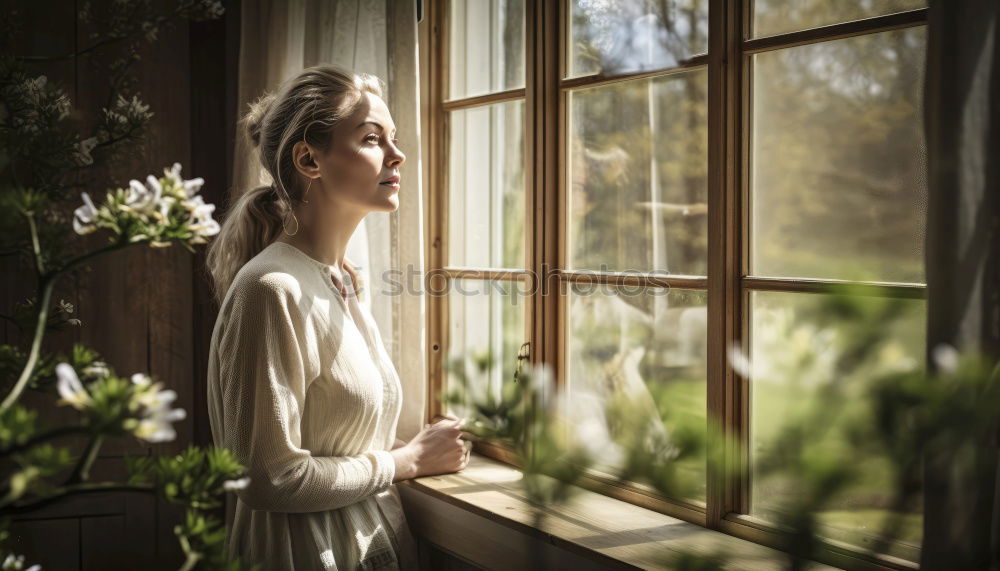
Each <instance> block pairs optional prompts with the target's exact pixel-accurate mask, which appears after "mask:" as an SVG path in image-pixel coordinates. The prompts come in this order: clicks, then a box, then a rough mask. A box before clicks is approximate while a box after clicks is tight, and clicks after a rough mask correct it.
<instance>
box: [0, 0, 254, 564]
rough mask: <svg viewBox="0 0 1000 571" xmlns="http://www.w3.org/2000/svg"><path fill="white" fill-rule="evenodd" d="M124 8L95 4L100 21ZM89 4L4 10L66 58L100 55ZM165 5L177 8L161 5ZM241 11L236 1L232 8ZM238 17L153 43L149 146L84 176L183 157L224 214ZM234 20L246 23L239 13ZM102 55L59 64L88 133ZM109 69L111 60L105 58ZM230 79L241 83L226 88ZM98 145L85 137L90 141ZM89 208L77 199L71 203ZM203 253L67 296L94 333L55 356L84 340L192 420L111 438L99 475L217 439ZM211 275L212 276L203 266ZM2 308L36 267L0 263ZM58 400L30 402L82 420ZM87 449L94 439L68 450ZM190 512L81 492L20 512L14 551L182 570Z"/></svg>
mask: <svg viewBox="0 0 1000 571" xmlns="http://www.w3.org/2000/svg"><path fill="white" fill-rule="evenodd" d="M110 1H111V0H98V1H96V2H92V4H93V6H94V7H93V11H94V12H95V13H100V12H101V11H102V10H103V6H105V5H107V4H109V3H110ZM76 4H79V3H78V2H55V1H49V2H34V3H31V2H26V1H23V0H0V9H11V8H17V9H18V10H22V11H23V12H24V22H25V30H26V33H25V34H24V37H23V39H22V41H21V43H19V44H18V45H17V53H31V54H36V55H56V54H61V53H71V52H72V51H74V48H76V49H82V48H84V47H86V46H89V45H90V44H91V42H93V41H94V40H92V39H90V38H89V37H88V32H89V29H88V28H87V27H86V26H84V25H82V24H80V23H79V22H78V21H77V18H76V9H77V8H78V6H77V5H76ZM156 4H157V5H160V6H170V5H171V2H168V1H166V0H156ZM228 4H234V3H228ZM228 8H229V14H228V15H227V16H228V17H224V18H223V19H221V20H217V21H212V22H203V23H188V22H186V21H175V25H174V26H173V27H172V28H171V29H164V30H161V33H160V34H159V38H158V40H157V42H155V43H153V44H152V45H149V44H144V45H143V48H142V51H141V56H142V59H141V61H140V62H138V63H137V64H136V67H135V71H136V77H137V79H138V83H137V90H138V92H139V93H140V97H141V98H142V99H143V101H144V102H146V103H148V104H149V105H150V110H151V111H153V112H154V113H155V115H154V117H153V119H152V121H151V124H150V128H149V131H148V134H147V137H146V144H145V145H144V146H143V147H141V148H136V149H133V150H132V151H131V152H128V153H126V154H125V156H124V157H123V158H122V159H121V160H118V161H116V162H115V163H114V165H113V166H112V168H110V169H109V168H103V167H102V168H99V169H98V168H95V169H91V170H89V172H86V174H84V175H83V176H85V177H90V178H91V179H92V180H94V181H98V184H96V185H95V188H96V189H101V190H103V189H104V188H109V187H117V186H124V185H127V184H128V180H129V179H131V178H137V179H140V180H144V179H145V177H146V175H147V174H155V175H159V174H161V173H162V169H163V168H165V167H168V166H170V165H171V164H173V163H174V162H180V163H181V164H182V165H183V167H184V170H183V171H182V175H183V176H184V177H185V178H193V177H196V176H201V177H203V178H205V180H206V183H205V186H204V188H203V191H202V193H203V194H204V195H205V199H206V201H208V202H213V203H215V204H217V205H218V206H219V210H217V212H216V216H217V217H218V216H219V215H220V213H221V212H220V211H221V210H222V203H223V200H224V197H225V196H226V191H227V189H228V182H227V178H228V173H229V172H230V170H231V169H230V168H229V167H228V165H229V164H230V162H231V145H232V141H231V138H232V137H231V133H232V124H233V120H234V119H233V117H234V114H235V110H234V109H233V107H234V105H231V104H230V103H229V102H230V101H235V99H234V95H235V90H234V89H233V85H234V79H235V75H234V74H235V68H234V67H230V66H232V65H235V55H236V54H238V39H239V17H238V10H236V11H234V10H233V8H232V7H228ZM233 14H235V15H236V16H235V18H234V17H233ZM100 57H102V55H101V52H95V53H94V54H91V55H85V56H82V57H79V58H76V59H75V60H74V59H73V58H68V59H66V60H63V61H60V62H57V63H55V64H53V63H51V62H46V63H45V64H44V70H45V71H44V73H45V75H46V76H47V77H48V78H49V81H58V82H60V83H62V84H64V85H65V86H66V88H67V92H68V94H69V96H70V97H71V98H72V100H73V102H74V104H75V109H76V115H75V117H82V115H80V111H81V110H85V111H86V112H87V113H90V114H91V115H92V117H91V119H90V120H89V121H87V120H83V121H82V127H83V132H84V133H86V132H87V130H86V129H87V128H88V127H89V125H90V124H92V120H93V112H94V110H96V109H99V108H100V107H104V106H106V104H107V101H108V95H109V90H108V79H109V78H108V77H107V76H106V75H105V73H103V72H102V71H100V69H99V68H96V67H95V61H96V59H95V58H100ZM104 62H105V63H106V62H107V60H106V59H105V60H104ZM227 78H228V79H227ZM84 136H86V135H84ZM77 202H78V201H77V200H73V201H72V202H71V204H76V203H77ZM69 239H72V240H81V241H86V244H87V245H88V246H89V247H97V246H100V245H102V244H103V243H105V240H106V237H105V236H104V235H90V236H87V237H79V236H76V235H72V236H70V237H69ZM203 265H204V254H203V247H202V249H200V250H199V253H198V254H197V255H192V254H190V253H189V252H188V251H187V250H185V249H184V248H183V247H181V246H178V245H174V246H172V247H170V248H165V249H153V248H149V247H137V248H131V249H127V250H125V251H121V252H116V253H114V254H111V255H110V256H106V257H103V258H99V259H97V260H96V261H95V262H94V263H93V264H92V271H89V272H80V273H79V275H77V276H74V277H73V278H72V279H67V280H66V283H65V284H64V286H63V287H62V289H61V290H57V291H56V293H55V295H54V296H53V299H54V300H58V299H59V298H60V297H63V298H66V299H68V300H69V301H71V302H73V303H74V305H75V306H76V309H77V312H78V315H77V316H78V317H79V318H80V319H81V320H82V321H83V324H82V327H80V328H75V329H72V330H70V331H67V332H64V333H60V334H57V335H51V334H50V336H49V337H47V338H46V341H47V342H46V346H47V347H55V348H59V349H64V350H68V349H69V348H70V347H71V345H72V343H73V342H76V341H79V342H82V343H84V344H86V345H88V346H90V347H93V348H94V349H96V350H98V351H99V352H100V353H101V354H102V355H103V356H104V357H105V359H106V360H107V361H108V362H109V363H110V364H111V365H112V366H113V367H114V368H115V369H116V371H117V372H118V373H119V374H121V375H125V376H127V375H131V374H132V373H135V372H148V373H151V374H153V375H154V376H155V377H156V378H157V379H158V380H162V381H163V382H164V383H165V384H166V385H167V386H168V387H169V388H171V389H174V390H175V391H177V393H178V400H177V403H176V406H179V407H182V408H184V409H186V410H187V411H188V415H187V418H186V419H185V420H184V421H182V422H180V423H176V424H175V428H176V429H177V432H178V437H177V439H176V440H174V441H172V442H169V443H163V444H160V445H156V446H155V447H154V446H152V445H149V444H147V443H143V442H141V441H138V440H137V439H134V438H124V439H118V440H112V441H108V442H107V443H106V444H105V445H104V447H103V448H102V451H101V454H100V456H99V458H98V460H97V462H95V465H94V467H93V469H92V472H91V473H92V477H91V479H92V480H97V479H103V478H121V477H123V476H124V463H123V461H122V457H123V455H124V454H126V453H127V454H130V455H144V454H149V453H150V452H152V451H153V450H155V451H156V452H157V453H162V454H171V453H175V452H177V451H180V450H181V449H183V448H184V447H186V446H187V445H188V444H189V443H191V442H196V443H198V444H207V443H210V441H211V436H210V432H209V431H208V421H207V411H206V408H205V398H204V392H205V384H204V379H205V373H206V367H207V351H208V342H209V340H210V336H211V327H212V324H214V320H215V308H214V304H212V303H211V300H210V298H209V296H208V290H207V281H206V279H205V277H204V275H203V273H202V271H201V270H200V268H203ZM196 268H199V269H196ZM0 272H2V275H3V279H2V280H0V304H2V305H3V307H4V309H3V310H0V312H2V313H6V312H7V311H9V310H10V308H11V307H12V305H13V303H14V302H16V301H17V300H19V299H23V298H25V297H28V296H30V295H31V294H32V293H33V291H34V287H35V284H34V280H33V276H31V275H30V272H24V266H22V265H18V263H17V262H16V261H15V260H14V259H12V258H10V257H3V258H0ZM0 340H2V341H3V342H5V343H7V342H10V343H13V342H16V341H17V336H16V334H15V331H14V330H13V328H12V327H11V326H10V325H9V324H7V323H3V324H0ZM55 398H56V397H55V395H54V394H28V395H27V396H26V398H25V400H24V402H25V404H28V405H29V406H31V407H32V408H37V409H39V410H40V411H41V416H42V418H43V419H44V420H45V421H48V422H52V423H65V422H67V421H69V420H71V419H73V418H74V416H75V415H76V414H77V413H76V411H74V410H73V409H71V408H69V407H55V406H54V401H55ZM64 442H66V443H67V444H69V443H72V444H73V450H74V452H75V453H79V452H80V451H81V450H82V449H83V446H84V445H85V443H86V442H85V439H83V438H76V439H75V441H74V440H67V441H64ZM181 517H183V512H182V510H180V509H179V508H178V507H177V506H174V505H171V504H168V503H166V502H163V501H161V500H159V499H157V498H155V497H154V496H152V495H150V494H142V493H113V494H93V495H88V496H78V497H75V498H72V499H71V500H69V501H66V502H62V503H59V504H56V505H53V506H49V507H46V508H44V509H43V510H39V511H36V512H33V513H31V514H25V515H23V516H18V518H17V520H16V521H15V523H14V525H13V526H12V530H13V531H14V536H15V537H14V542H15V545H17V546H19V549H20V550H21V552H23V553H25V554H27V555H28V557H27V558H26V562H30V563H35V562H38V563H42V565H43V568H46V569H119V568H120V569H134V568H136V567H137V566H140V565H141V566H144V567H151V568H154V569H176V568H178V567H179V566H180V564H181V562H182V560H183V557H182V553H181V549H180V547H179V545H178V543H177V539H176V537H175V535H174V533H173V526H174V525H175V524H176V523H177V522H179V521H180V518H181Z"/></svg>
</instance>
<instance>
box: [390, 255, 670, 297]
mask: <svg viewBox="0 0 1000 571" xmlns="http://www.w3.org/2000/svg"><path fill="white" fill-rule="evenodd" d="M452 273H453V272H452ZM503 274H504V277H503V278H502V279H497V278H492V279H483V278H479V277H473V278H469V277H451V276H450V272H448V271H445V270H441V269H437V270H431V271H427V272H425V271H423V270H420V269H418V268H416V267H414V266H413V265H407V266H406V267H405V269H389V270H383V271H381V272H379V274H378V276H377V277H376V278H375V280H374V284H373V286H374V287H373V288H372V291H373V292H374V294H375V295H382V296H388V297H395V296H400V295H404V294H405V295H409V296H420V295H427V296H432V297H443V296H462V297H472V296H479V295H483V296H491V295H499V296H503V297H507V298H509V299H510V301H511V303H512V304H517V303H518V299H519V298H522V297H528V296H532V295H537V294H541V295H547V294H549V293H550V292H551V291H553V290H554V288H559V292H558V293H559V294H560V295H565V294H567V293H572V294H573V295H577V296H581V295H595V294H596V295H605V296H618V297H631V296H665V295H667V294H669V293H670V286H669V285H668V284H663V283H662V282H660V283H656V282H655V280H656V278H662V277H666V276H669V275H670V274H669V273H667V272H664V271H653V272H648V271H647V272H642V271H639V270H612V269H611V268H609V267H608V266H606V265H602V266H601V267H600V269H597V270H585V271H584V270H574V271H573V272H572V273H562V275H561V276H560V272H559V271H557V270H552V269H551V268H550V267H549V266H548V265H545V264H543V265H542V269H541V271H540V272H538V273H536V272H534V271H532V270H504V271H503ZM608 282H611V283H608Z"/></svg>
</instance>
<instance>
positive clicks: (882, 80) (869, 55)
mask: <svg viewBox="0 0 1000 571" xmlns="http://www.w3.org/2000/svg"><path fill="white" fill-rule="evenodd" d="M924 46H925V29H924V28H923V27H919V28H909V29H905V30H897V31H891V32H884V33H878V34H871V35H866V36H859V37H854V38H849V39H844V40H837V41H831V42H823V43H820V44H814V45H808V46H802V47H795V48H789V49H784V50H777V51H773V52H766V53H762V54H759V55H756V56H754V68H753V74H754V78H753V85H754V92H753V149H752V151H753V166H752V173H751V175H752V199H751V209H752V217H753V226H752V228H751V248H752V250H751V264H752V269H751V272H752V273H753V274H754V275H758V276H781V277H805V278H832V279H857V280H871V281H893V282H896V281H898V282H917V283H921V282H923V280H924V269H923V243H924V217H925V213H926V211H927V179H926V164H927V151H926V148H925V146H924V137H923V121H922V110H921V106H922V100H923V97H922V86H923V67H924Z"/></svg>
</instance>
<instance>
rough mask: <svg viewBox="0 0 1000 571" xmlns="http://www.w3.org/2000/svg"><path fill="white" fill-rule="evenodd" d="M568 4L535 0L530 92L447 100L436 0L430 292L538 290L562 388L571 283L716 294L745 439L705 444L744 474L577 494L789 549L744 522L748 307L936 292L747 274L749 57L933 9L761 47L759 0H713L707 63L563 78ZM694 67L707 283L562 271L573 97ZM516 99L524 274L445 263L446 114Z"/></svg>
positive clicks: (862, 559) (722, 421)
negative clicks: (837, 291)
mask: <svg viewBox="0 0 1000 571" xmlns="http://www.w3.org/2000/svg"><path fill="white" fill-rule="evenodd" d="M569 1H570V0H525V12H526V14H525V87H523V88H518V89H510V90H506V91H501V92H497V93H490V94H487V95H478V96H473V97H467V98H461V99H455V100H450V99H448V98H447V94H448V90H447V87H448V73H449V67H448V65H449V62H448V54H449V46H448V43H449V37H448V21H449V20H448V16H449V15H448V4H449V3H450V2H449V0H438V1H432V2H429V3H428V5H427V14H428V17H429V18H430V27H431V33H430V46H429V50H430V53H429V70H430V71H429V77H430V85H429V86H428V94H429V97H430V101H429V110H428V115H427V116H428V119H429V121H430V124H429V125H428V126H427V128H425V129H424V130H423V132H424V136H425V137H427V138H428V149H429V157H428V161H427V163H426V164H427V168H428V181H429V188H428V192H427V197H426V201H427V202H426V204H427V208H428V212H427V228H428V240H427V251H426V254H427V256H426V257H427V263H428V268H429V273H428V278H427V284H428V288H429V291H431V292H442V291H445V290H446V286H447V282H448V281H449V280H451V279H456V278H465V279H480V280H501V281H522V282H528V283H529V285H530V286H531V291H532V292H535V293H534V294H533V295H532V297H531V299H530V300H529V302H528V304H527V312H526V313H527V315H526V317H525V328H526V332H525V333H526V340H527V341H528V342H529V344H530V347H531V350H530V352H529V355H528V357H529V361H530V362H532V363H535V364H540V363H547V364H549V365H550V366H551V367H552V369H553V372H554V375H555V378H556V379H557V382H558V383H562V382H563V379H564V375H563V372H564V370H565V356H566V331H567V330H566V324H567V320H566V307H565V299H566V296H565V295H562V291H563V290H562V287H563V286H564V285H565V284H566V283H568V282H572V281H579V280H586V281H587V282H589V283H600V284H613V285H640V284H643V285H650V286H658V287H664V286H669V287H676V288H681V289H694V290H701V291H706V292H707V295H708V300H709V301H708V339H707V342H708V343H707V353H708V357H707V359H708V362H707V364H706V365H707V385H708V386H707V391H708V394H707V399H708V400H707V407H708V410H707V415H708V419H709V422H710V423H713V424H715V425H717V426H722V427H723V428H724V431H725V432H726V433H727V434H730V435H735V436H736V437H737V438H736V439H735V442H736V443H737V445H736V446H727V445H725V444H724V443H723V442H720V441H710V442H709V446H710V447H713V448H714V449H718V447H724V450H723V453H724V454H725V458H726V463H727V464H728V465H729V466H732V467H736V468H737V469H736V470H735V471H730V473H735V474H736V476H735V477H732V478H730V479H728V480H727V479H726V478H725V477H724V476H723V475H722V474H721V473H718V472H715V471H712V468H711V466H709V471H708V472H707V482H706V485H707V492H706V501H705V502H704V503H701V502H692V501H684V500H678V499H674V498H668V497H664V496H662V495H661V494H659V493H657V492H655V491H654V490H653V489H652V488H650V487H647V486H643V485H639V484H630V483H629V484H623V483H621V482H617V481H616V480H614V479H613V478H610V477H607V476H603V475H601V474H599V473H596V472H594V473H591V474H589V475H588V476H586V477H585V478H584V481H583V482H582V483H581V485H582V486H583V487H586V488H589V489H592V490H594V491H598V492H600V493H603V494H606V495H608V496H611V497H615V498H618V499H621V500H624V501H627V502H629V503H633V504H636V505H639V506H642V507H646V508H649V509H652V510H655V511H658V512H660V513H664V514H667V515H670V516H673V517H677V518H679V519H682V520H685V521H689V522H692V523H695V524H698V525H702V526H704V527H707V528H710V529H716V530H719V531H722V532H724V533H727V534H730V535H733V536H736V537H740V538H743V539H746V540H749V541H753V542H755V543H760V544H763V545H768V546H771V547H780V546H781V542H782V538H781V537H780V536H779V535H778V534H777V533H776V532H775V528H774V526H773V525H770V524H767V523H764V522H761V521H758V520H755V519H753V518H751V517H750V516H749V515H747V514H748V512H749V498H750V473H749V472H750V470H749V430H748V427H749V402H750V399H749V384H748V382H747V380H746V379H743V378H741V377H740V376H739V375H738V374H736V373H735V371H733V369H732V367H731V366H730V364H729V362H728V360H727V355H726V348H727V347H730V346H732V345H734V344H735V345H737V346H741V347H743V348H744V351H746V350H747V340H748V337H749V332H748V321H749V320H748V319H747V312H746V308H747V307H749V296H750V294H751V292H754V291H775V292H806V293H809V292H818V291H821V289H822V288H823V287H825V286H826V285H829V284H841V285H844V286H847V287H849V288H852V289H854V290H855V291H856V292H857V293H859V294H863V295H879V296H888V297H903V298H909V299H925V298H926V287H925V286H923V285H919V284H918V285H914V284H903V283H881V282H879V283H859V282H841V281H838V280H831V279H799V278H794V279H792V278H770V277H759V276H752V275H750V264H749V244H750V239H749V238H750V236H749V228H750V220H749V208H748V205H749V200H750V181H749V173H750V170H749V165H750V149H751V144H750V137H751V133H752V131H751V124H750V119H751V117H752V113H751V110H752V93H753V90H752V87H753V84H752V80H753V78H752V74H751V65H750V58H752V57H753V56H754V55H755V54H758V53H763V52H766V51H772V50H778V49H784V48H790V47H794V46H801V45H808V44H813V43H819V42H825V41H830V40H836V39H843V38H849V37H853V36H859V35H865V34H872V33H877V32H885V31H889V30H896V29H903V28H909V27H915V26H920V25H926V23H927V9H926V8H922V9H916V10H911V11H906V12H900V13H894V14H889V15H884V16H876V17H872V18H867V19H863V20H855V21H850V22H845V23H839V24H834V25H828V26H822V27H818V28H812V29H807V30H802V31H795V32H789V33H783V34H779V35H774V36H767V37H761V38H751V37H750V34H749V32H750V25H751V16H752V11H753V0H708V1H709V35H708V38H709V39H708V42H709V45H708V53H707V54H701V55H697V56H694V57H692V58H690V59H688V60H686V61H684V62H681V63H680V64H679V65H677V66H674V67H671V68H665V69H659V70H656V71H649V72H641V73H628V74H621V75H615V76H608V77H601V76H584V77H574V78H569V79H563V78H564V77H565V76H566V73H565V63H566V59H567V58H565V57H564V56H563V53H562V52H563V45H564V39H565V38H566V37H567V32H568V30H567V29H566V28H567V20H568V18H566V14H567V12H568V9H569ZM697 68H706V69H707V72H708V103H707V104H708V106H709V113H708V189H707V190H708V219H707V227H708V228H707V231H708V254H707V255H708V260H707V262H708V265H707V268H708V271H707V273H708V276H707V277H706V276H701V277H698V276H680V275H668V276H664V275H662V274H656V275H645V276H642V275H635V274H632V273H629V274H623V273H615V272H592V271H583V270H567V269H565V268H566V267H567V266H566V263H565V262H566V255H567V253H566V252H565V251H564V250H565V248H564V244H566V238H567V236H566V232H567V227H566V224H565V223H566V220H564V217H563V213H562V210H561V209H562V208H563V207H564V206H565V205H566V204H567V195H566V177H565V173H564V172H563V166H564V165H566V164H567V149H566V146H565V142H566V141H565V137H564V133H565V132H566V126H567V95H568V93H569V91H570V90H573V89H577V88H581V87H595V86H599V85H607V84H611V83H618V82H621V81H626V80H632V79H640V78H645V77H658V76H663V75H669V74H673V73H679V72H683V71H688V70H691V69H697ZM515 100H523V101H524V105H525V106H524V121H525V127H524V143H525V150H524V152H525V157H524V158H525V185H526V188H525V228H526V229H527V232H526V236H525V268H524V269H523V270H514V269H506V268H505V269H493V268H471V267H451V266H448V265H447V263H448V240H447V229H448V211H447V210H448V189H449V186H448V176H447V175H448V132H449V131H448V130H449V122H448V117H449V113H450V112H451V111H454V110H458V109H467V108H471V107H478V106H482V105H488V104H495V103H501V102H507V101H515ZM727 157H731V159H729V160H727ZM427 303H428V327H427V330H428V343H427V350H428V378H429V383H428V394H427V397H428V403H429V407H428V409H429V411H428V414H429V417H430V418H433V417H435V416H437V415H440V414H442V413H443V412H444V411H443V410H442V409H441V406H440V401H439V398H438V397H439V395H440V394H441V393H442V390H443V387H444V382H445V379H444V370H443V368H444V361H445V360H446V354H447V346H448V339H447V333H448V327H447V325H448V323H449V315H448V313H449V307H448V298H447V297H446V296H441V295H431V296H428V298H427ZM476 451H477V452H478V453H480V454H483V455H485V456H488V457H491V458H494V459H496V460H500V461H503V462H506V463H510V464H516V462H515V459H514V457H513V455H512V454H511V453H510V451H509V450H508V449H506V448H504V447H502V446H497V445H491V444H485V443H477V444H476ZM819 559H820V560H821V561H823V562H826V563H829V564H833V565H838V566H843V567H849V568H869V569H916V568H917V563H916V562H910V561H905V560H902V559H898V558H893V557H890V556H881V555H879V556H869V555H868V554H866V553H864V552H862V551H860V550H858V549H856V548H852V547H851V546H848V545H845V544H839V543H836V542H833V541H825V542H823V546H822V549H821V556H820V557H819Z"/></svg>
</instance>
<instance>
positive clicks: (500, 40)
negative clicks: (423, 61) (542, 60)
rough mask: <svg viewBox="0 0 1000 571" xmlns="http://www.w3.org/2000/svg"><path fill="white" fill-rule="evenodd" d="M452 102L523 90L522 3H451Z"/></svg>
mask: <svg viewBox="0 0 1000 571" xmlns="http://www.w3.org/2000/svg"><path fill="white" fill-rule="evenodd" d="M449 17H450V21H449V28H450V34H451V39H450V44H449V45H450V55H449V57H450V64H449V68H450V69H449V72H450V73H449V74H448V83H449V85H450V95H449V97H450V98H451V99H459V98H463V97H472V96H475V95H483V94H485V93H494V92H497V91H506V90H508V89H516V88H519V87H524V0H451V13H450V14H449Z"/></svg>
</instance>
